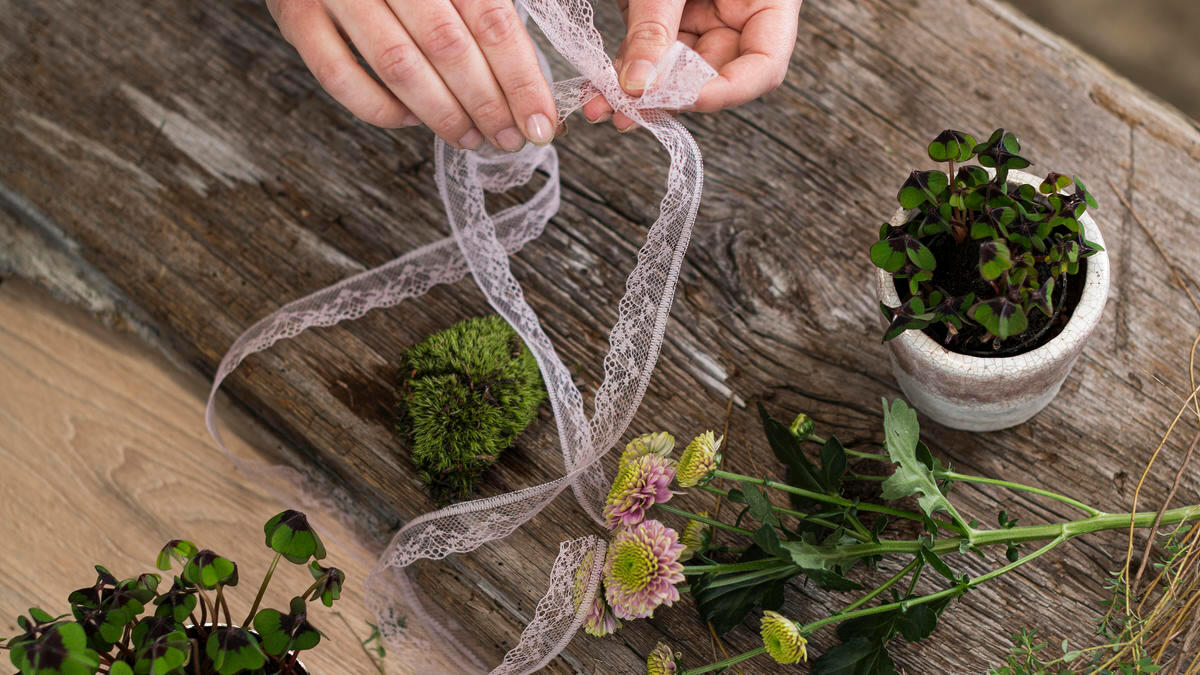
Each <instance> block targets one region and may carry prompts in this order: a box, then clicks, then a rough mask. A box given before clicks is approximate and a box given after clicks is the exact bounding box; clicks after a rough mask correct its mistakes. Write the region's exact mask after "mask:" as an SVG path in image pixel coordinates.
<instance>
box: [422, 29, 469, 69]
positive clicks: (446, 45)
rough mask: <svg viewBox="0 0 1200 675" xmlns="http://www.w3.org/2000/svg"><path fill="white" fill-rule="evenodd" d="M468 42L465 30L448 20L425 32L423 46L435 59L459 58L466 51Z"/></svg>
mask: <svg viewBox="0 0 1200 675" xmlns="http://www.w3.org/2000/svg"><path fill="white" fill-rule="evenodd" d="M469 44H470V41H469V40H468V38H467V35H466V31H465V30H464V29H463V28H462V27H460V26H459V25H457V24H456V23H454V22H450V21H447V22H444V23H439V24H437V25H435V26H433V27H431V28H430V29H429V31H428V32H427V33H426V34H425V48H426V49H428V50H429V55H430V56H431V57H432V58H435V59H442V60H449V59H455V58H459V57H461V56H462V55H463V54H465V53H466V51H467V46H468V45H469Z"/></svg>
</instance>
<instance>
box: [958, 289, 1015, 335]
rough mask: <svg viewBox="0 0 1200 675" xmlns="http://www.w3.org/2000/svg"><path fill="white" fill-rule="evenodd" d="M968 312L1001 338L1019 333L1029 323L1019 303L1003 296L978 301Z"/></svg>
mask: <svg viewBox="0 0 1200 675" xmlns="http://www.w3.org/2000/svg"><path fill="white" fill-rule="evenodd" d="M968 314H969V316H970V317H971V318H972V319H974V320H975V321H977V322H979V325H981V326H983V327H984V328H986V329H987V330H988V332H989V333H991V334H992V335H995V336H996V337H998V338H1000V339H1001V340H1003V339H1006V338H1008V337H1011V336H1013V335H1018V334H1020V333H1021V332H1023V331H1024V330H1025V328H1026V327H1028V325H1029V320H1028V317H1026V316H1025V310H1024V309H1023V308H1022V307H1021V305H1019V304H1017V303H1015V302H1013V301H1011V300H1009V299H1008V298H1007V297H1004V296H1001V297H998V298H992V299H990V300H984V301H981V302H978V303H976V304H975V306H973V307H971V309H970V311H969V312H968Z"/></svg>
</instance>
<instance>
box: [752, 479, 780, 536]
mask: <svg viewBox="0 0 1200 675" xmlns="http://www.w3.org/2000/svg"><path fill="white" fill-rule="evenodd" d="M743 492H744V493H745V495H746V503H747V504H748V505H749V506H750V515H751V516H754V519H755V520H757V521H758V522H760V523H762V524H763V525H770V526H772V527H779V516H778V515H777V514H776V513H775V510H774V509H772V508H771V500H770V499H767V496H766V495H765V494H763V491H762V488H760V487H758V486H757V485H749V484H748V485H746V486H745V487H744V488H743Z"/></svg>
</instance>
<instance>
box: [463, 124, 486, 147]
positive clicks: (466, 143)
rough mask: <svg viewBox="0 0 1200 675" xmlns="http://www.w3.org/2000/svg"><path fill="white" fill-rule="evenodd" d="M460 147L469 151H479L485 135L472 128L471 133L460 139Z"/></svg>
mask: <svg viewBox="0 0 1200 675" xmlns="http://www.w3.org/2000/svg"><path fill="white" fill-rule="evenodd" d="M458 145H459V147H461V148H466V149H467V150H478V149H479V146H481V145H483V134H481V133H479V130H478V129H476V128H474V127H471V130H470V131H468V132H467V133H465V134H463V137H462V138H460V139H458Z"/></svg>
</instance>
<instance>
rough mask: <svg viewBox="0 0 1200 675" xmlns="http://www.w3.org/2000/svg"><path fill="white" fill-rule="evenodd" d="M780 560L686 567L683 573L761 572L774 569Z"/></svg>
mask: <svg viewBox="0 0 1200 675" xmlns="http://www.w3.org/2000/svg"><path fill="white" fill-rule="evenodd" d="M779 562H780V561H779V559H778V558H763V559H761V560H751V561H748V562H740V563H717V564H713V565H684V566H683V573H684V574H687V575H691V574H708V573H709V572H747V571H750V570H761V569H763V568H765V567H774V566H777V565H778V564H779Z"/></svg>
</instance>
